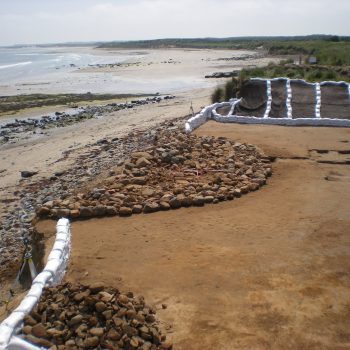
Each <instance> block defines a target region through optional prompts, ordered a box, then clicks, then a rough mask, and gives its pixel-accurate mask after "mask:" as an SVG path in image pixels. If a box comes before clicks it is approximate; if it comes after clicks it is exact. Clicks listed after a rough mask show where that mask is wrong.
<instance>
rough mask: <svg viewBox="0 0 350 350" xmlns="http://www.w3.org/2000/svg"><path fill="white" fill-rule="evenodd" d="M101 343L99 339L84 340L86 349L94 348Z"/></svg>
mask: <svg viewBox="0 0 350 350" xmlns="http://www.w3.org/2000/svg"><path fill="white" fill-rule="evenodd" d="M99 343H100V341H99V339H98V337H89V338H86V339H85V340H84V347H86V348H94V347H96V346H97V345H98V344H99Z"/></svg>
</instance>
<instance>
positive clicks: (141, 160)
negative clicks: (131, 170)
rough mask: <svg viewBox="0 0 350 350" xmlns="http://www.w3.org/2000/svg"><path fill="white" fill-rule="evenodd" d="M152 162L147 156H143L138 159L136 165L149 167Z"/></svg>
mask: <svg viewBox="0 0 350 350" xmlns="http://www.w3.org/2000/svg"><path fill="white" fill-rule="evenodd" d="M151 164H152V163H151V162H150V161H149V160H147V159H146V158H144V157H142V158H139V159H138V160H137V161H136V166H137V167H138V168H144V167H147V166H149V165H151Z"/></svg>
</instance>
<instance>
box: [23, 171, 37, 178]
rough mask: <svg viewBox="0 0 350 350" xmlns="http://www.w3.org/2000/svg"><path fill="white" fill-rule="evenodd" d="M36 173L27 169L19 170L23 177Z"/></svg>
mask: <svg viewBox="0 0 350 350" xmlns="http://www.w3.org/2000/svg"><path fill="white" fill-rule="evenodd" d="M36 174H38V172H37V171H28V170H23V171H21V176H22V177H23V178H28V177H32V176H34V175H36Z"/></svg>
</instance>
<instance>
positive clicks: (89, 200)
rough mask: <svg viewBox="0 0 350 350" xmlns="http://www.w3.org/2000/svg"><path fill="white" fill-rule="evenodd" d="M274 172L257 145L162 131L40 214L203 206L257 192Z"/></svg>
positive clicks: (69, 215)
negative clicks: (102, 174)
mask: <svg viewBox="0 0 350 350" xmlns="http://www.w3.org/2000/svg"><path fill="white" fill-rule="evenodd" d="M106 148H107V149H109V143H108V142H106ZM270 175H271V166H270V163H269V161H268V160H267V159H266V158H263V157H262V155H261V154H260V153H259V151H258V150H257V149H256V148H255V147H254V146H253V145H249V144H241V143H235V142H233V141H230V140H228V139H226V138H223V137H220V138H214V137H197V136H195V135H187V134H185V133H183V132H182V131H180V130H160V131H158V132H157V133H156V134H155V135H154V138H153V142H152V144H151V145H150V146H148V147H147V148H145V149H143V150H142V151H137V152H132V153H131V155H130V158H129V159H126V160H125V161H121V162H119V163H118V165H116V166H114V167H111V168H110V169H109V171H108V173H107V174H105V176H104V178H103V179H102V181H99V182H96V181H94V182H93V183H92V184H87V185H85V188H80V189H77V190H76V191H75V192H74V193H73V194H71V195H68V196H65V197H64V198H55V199H54V200H52V199H51V198H50V200H49V201H46V202H44V203H43V204H42V205H40V206H38V208H37V210H36V213H37V215H38V216H39V217H51V218H60V217H67V218H71V219H76V218H83V219H85V218H91V217H103V216H114V215H120V216H129V215H132V214H139V213H141V212H143V213H145V214H148V213H154V212H157V211H160V210H169V209H178V208H181V207H190V206H203V205H205V204H208V203H214V204H215V203H218V202H221V201H225V200H233V199H234V198H236V197H240V196H241V195H244V194H246V193H248V192H251V191H256V190H257V189H259V188H260V187H261V186H263V185H264V184H265V183H266V179H267V177H268V176H270Z"/></svg>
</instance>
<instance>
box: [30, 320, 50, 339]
mask: <svg viewBox="0 0 350 350" xmlns="http://www.w3.org/2000/svg"><path fill="white" fill-rule="evenodd" d="M31 333H32V334H33V335H34V336H35V337H38V338H46V337H47V333H46V329H45V327H44V325H42V324H41V323H38V324H36V325H35V326H33V328H32V332H31Z"/></svg>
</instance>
